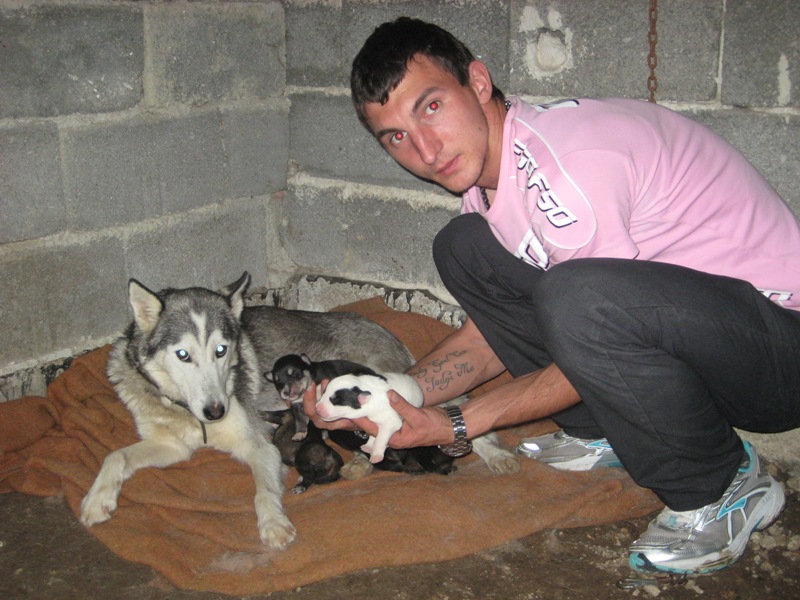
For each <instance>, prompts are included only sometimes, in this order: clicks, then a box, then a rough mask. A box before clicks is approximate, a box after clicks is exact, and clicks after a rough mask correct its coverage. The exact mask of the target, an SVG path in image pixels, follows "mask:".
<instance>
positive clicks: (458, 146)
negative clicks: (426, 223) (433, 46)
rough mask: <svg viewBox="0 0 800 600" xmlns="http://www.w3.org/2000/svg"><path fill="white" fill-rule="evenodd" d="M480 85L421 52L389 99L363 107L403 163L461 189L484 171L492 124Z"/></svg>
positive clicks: (382, 140)
mask: <svg viewBox="0 0 800 600" xmlns="http://www.w3.org/2000/svg"><path fill="white" fill-rule="evenodd" d="M476 89H477V88H476V85H475V84H474V82H473V81H472V80H471V81H470V84H469V85H467V86H462V85H461V84H460V83H459V82H458V79H457V78H456V77H455V75H453V74H451V73H449V72H447V71H445V70H443V69H442V68H441V67H439V65H438V64H436V63H435V62H434V61H432V60H431V59H429V58H427V57H424V56H417V57H415V58H413V59H412V60H410V61H409V63H408V70H407V71H406V75H405V77H403V79H402V81H401V82H400V84H399V85H398V86H397V87H396V88H395V89H394V90H392V91H391V92H390V93H389V100H388V101H387V102H386V104H384V105H381V104H380V103H377V102H370V103H368V104H367V105H366V106H365V107H364V112H365V114H366V117H367V123H368V124H369V126H370V129H371V130H372V132H373V133H374V134H375V137H376V138H377V139H378V141H379V142H380V143H381V145H382V146H383V147H384V148H385V149H386V151H387V152H388V153H389V154H390V155H391V157H392V158H394V159H395V160H396V161H397V162H398V163H399V164H400V165H402V166H403V167H405V168H406V169H408V170H409V171H411V172H412V173H414V174H415V175H417V176H418V177H421V178H423V179H427V180H430V181H433V182H435V183H438V184H439V185H441V186H442V187H444V188H445V189H447V190H450V191H451V192H455V193H462V192H464V191H466V190H467V189H468V188H470V187H471V186H473V185H475V183H476V182H477V180H478V178H479V177H480V176H481V174H482V172H483V170H484V168H485V163H486V156H487V152H488V124H487V121H486V116H485V114H484V112H483V110H482V107H481V102H480V100H479V96H478V94H477V92H476ZM484 95H485V94H484Z"/></svg>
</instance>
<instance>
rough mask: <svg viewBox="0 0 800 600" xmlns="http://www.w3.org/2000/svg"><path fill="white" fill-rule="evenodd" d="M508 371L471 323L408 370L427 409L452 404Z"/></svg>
mask: <svg viewBox="0 0 800 600" xmlns="http://www.w3.org/2000/svg"><path fill="white" fill-rule="evenodd" d="M504 370H505V367H504V366H503V363H501V362H500V359H498V358H497V355H496V354H495V353H494V351H493V350H492V349H491V348H490V347H489V344H488V343H486V340H485V339H484V338H483V336H482V335H481V333H480V332H479V331H478V328H477V327H476V326H475V324H474V323H473V322H472V321H471V320H470V319H467V321H466V322H465V323H464V325H463V326H462V327H461V328H460V329H458V330H456V331H454V332H453V333H451V334H450V335H449V336H447V337H446V338H445V339H444V340H442V341H441V342H440V343H439V344H438V345H437V346H436V347H435V348H434V349H433V350H431V351H430V352H429V353H428V354H427V355H426V356H425V357H423V358H421V359H420V360H419V361H417V363H416V364H415V365H414V366H412V367H411V368H410V369H409V370H408V374H409V375H411V376H412V377H414V378H415V379H416V380H417V383H418V384H419V386H420V388H422V392H423V394H424V395H425V406H433V405H436V404H441V403H442V402H446V401H447V400H452V399H453V398H456V397H458V396H460V395H461V394H464V393H466V392H468V391H470V390H471V389H473V388H475V387H477V386H479V385H480V384H482V383H485V382H486V381H489V380H490V379H492V378H494V377H496V376H497V375H499V374H500V373H502V372H503V371H504Z"/></svg>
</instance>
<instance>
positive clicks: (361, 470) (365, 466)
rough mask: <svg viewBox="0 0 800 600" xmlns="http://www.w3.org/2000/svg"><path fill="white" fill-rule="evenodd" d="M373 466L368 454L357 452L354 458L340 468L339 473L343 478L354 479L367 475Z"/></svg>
mask: <svg viewBox="0 0 800 600" xmlns="http://www.w3.org/2000/svg"><path fill="white" fill-rule="evenodd" d="M373 468H374V467H373V466H372V464H371V463H370V462H369V460H368V459H367V457H366V456H364V455H363V454H356V455H355V456H354V457H353V460H351V461H350V462H349V463H347V464H346V465H344V466H343V467H342V468H341V469H339V475H340V476H341V477H342V479H349V480H350V481H352V480H355V479H361V478H362V477H366V476H367V475H369V474H370V473H372V470H373Z"/></svg>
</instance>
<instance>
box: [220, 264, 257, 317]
mask: <svg viewBox="0 0 800 600" xmlns="http://www.w3.org/2000/svg"><path fill="white" fill-rule="evenodd" d="M249 285H250V273H248V272H247V271H245V272H244V273H242V276H241V277H239V279H237V280H236V281H234V282H233V283H232V284H230V285H226V286H225V287H224V288H222V289H221V290H220V291H219V293H220V294H222V295H223V296H226V297H227V298H228V301H229V302H230V303H231V312H232V313H233V315H234V316H235V317H236V318H237V319H238V318H239V317H240V316H241V314H242V309H243V308H244V293H245V292H246V291H247V288H248V286H249Z"/></svg>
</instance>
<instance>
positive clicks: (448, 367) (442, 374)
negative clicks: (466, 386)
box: [409, 350, 475, 392]
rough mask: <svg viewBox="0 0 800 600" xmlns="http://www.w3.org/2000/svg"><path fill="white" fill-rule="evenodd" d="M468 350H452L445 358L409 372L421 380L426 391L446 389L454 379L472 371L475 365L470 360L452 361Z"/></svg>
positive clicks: (421, 384) (421, 385)
mask: <svg viewBox="0 0 800 600" xmlns="http://www.w3.org/2000/svg"><path fill="white" fill-rule="evenodd" d="M466 353H467V352H466V350H457V351H455V352H450V353H448V354H447V355H445V356H444V358H441V359H436V360H433V361H431V362H430V363H428V365H426V366H423V365H420V366H419V367H418V368H417V369H416V370H415V371H413V372H411V373H409V375H411V376H412V377H415V378H416V379H418V380H419V382H420V387H422V388H423V390H424V391H426V392H431V391H433V390H435V389H439V390H444V389H447V387H448V386H449V385H450V383H451V382H452V381H454V380H455V379H458V378H460V377H463V376H465V375H467V374H468V373H472V372H473V371H474V370H475V367H474V366H473V365H472V364H470V363H469V362H461V363H455V362H453V363H452V364H449V363H451V362H452V361H453V360H454V359H456V358H458V357H460V356H463V355H464V354H466ZM423 382H424V384H425V385H423Z"/></svg>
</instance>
